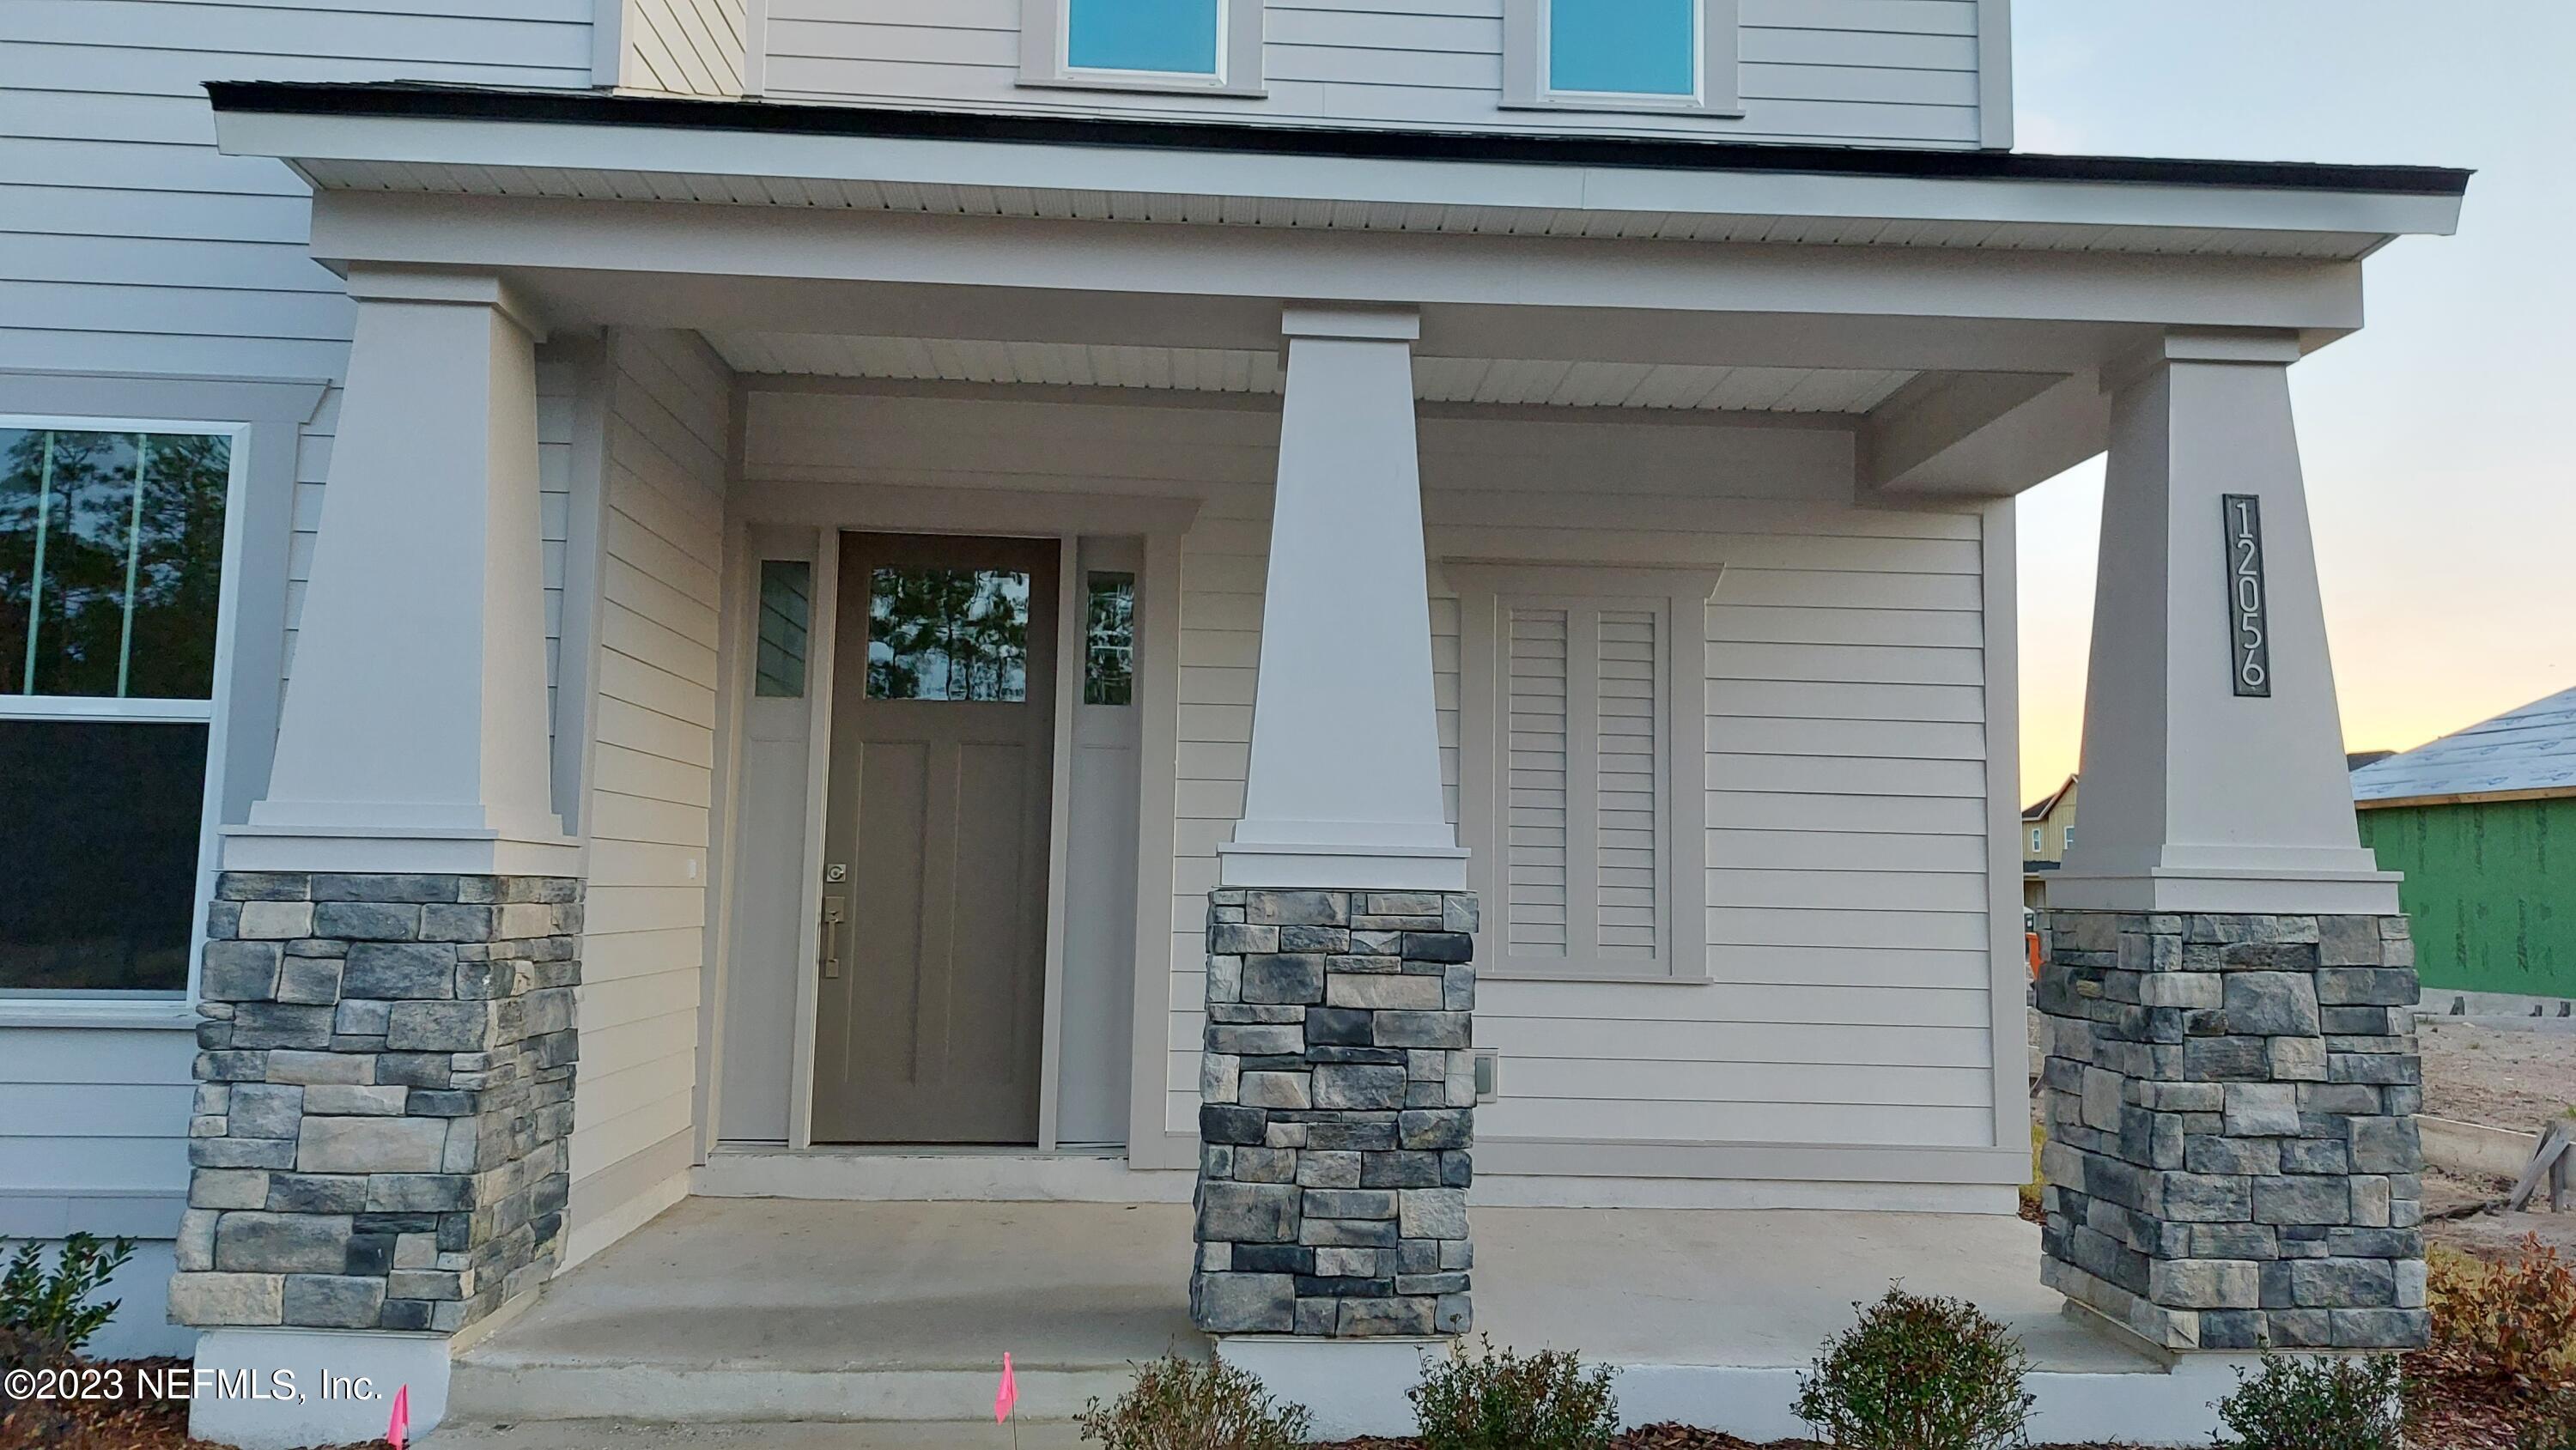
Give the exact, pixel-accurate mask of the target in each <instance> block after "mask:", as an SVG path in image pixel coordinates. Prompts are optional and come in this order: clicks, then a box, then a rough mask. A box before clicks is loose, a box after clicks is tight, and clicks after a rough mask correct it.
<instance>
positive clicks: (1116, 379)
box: [706, 330, 1920, 414]
mask: <svg viewBox="0 0 2576 1450" xmlns="http://www.w3.org/2000/svg"><path fill="white" fill-rule="evenodd" d="M706 337H707V341H708V342H709V343H710V344H712V345H713V346H714V347H715V349H716V351H717V352H719V353H721V354H723V355H724V359H725V361H726V362H727V363H729V364H731V365H732V366H733V368H734V369H735V370H736V371H737V372H744V373H754V374H763V375H773V376H774V375H781V374H802V375H812V376H820V377H842V378H886V379H899V380H907V381H936V382H964V383H1046V384H1057V385H1071V386H1077V387H1107V388H1146V389H1156V390H1170V391H1180V392H1209V393H1270V394H1276V393H1278V392H1280V391H1281V388H1282V384H1283V377H1284V375H1283V373H1282V370H1281V368H1280V363H1279V354H1278V351H1277V350H1276V349H1249V348H1194V347H1152V346H1128V345H1115V344H1098V343H1075V342H1037V341H998V340H992V339H983V338H925V337H856V336H846V335H834V334H819V333H792V332H754V331H721V330H719V331H710V332H708V333H707V334H706ZM1918 376H1920V374H1918V373H1915V372H1910V371H1900V370H1895V369H1885V368H1774V367H1714V366H1699V365H1693V364H1686V363H1634V362H1598V361H1592V362H1576V361H1551V360H1546V359H1534V358H1478V357H1419V358H1416V359H1415V360H1414V364H1413V391H1414V396H1415V397H1416V398H1418V399H1420V400H1421V401H1423V402H1428V403H1495V404H1512V405H1546V406H1556V407H1594V408H1652V409H1681V410H1693V411H1705V412H1755V413H1831V414H1865V413H1868V412H1869V411H1870V410H1871V409H1873V408H1875V407H1877V406H1878V405H1879V404H1880V403H1883V402H1885V401H1886V400H1887V399H1888V398H1889V397H1890V396H1891V395H1893V394H1894V393H1895V392H1896V391H1897V390H1898V389H1899V388H1902V387H1904V386H1905V385H1906V384H1907V383H1909V382H1911V381H1913V380H1914V379H1915V378H1916V377H1918Z"/></svg>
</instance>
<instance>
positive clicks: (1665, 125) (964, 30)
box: [766, 0, 1979, 146]
mask: <svg viewBox="0 0 2576 1450" xmlns="http://www.w3.org/2000/svg"><path fill="white" fill-rule="evenodd" d="M1020 4H1021V0H773V3H772V4H771V6H770V9H769V20H768V44H767V57H766V75H767V84H766V90H767V93H768V94H770V95H773V96H780V97H794V98H797V99H831V100H847V99H864V100H870V101H900V102H912V103H930V104H941V103H947V104H957V105H964V106H971V107H974V108H976V109H1046V110H1056V111H1077V112H1088V113H1110V112H1122V111H1123V112H1130V113H1134V112H1146V113H1156V114H1164V115H1191V116H1202V117H1218V118H1226V119H1244V118H1258V119H1261V120H1268V121H1299V122H1333V123H1338V124H1343V125H1379V126H1383V125H1398V126H1437V127H1445V128H1453V129H1454V128H1460V127H1473V128H1477V129H1492V130H1512V131H1558V132H1562V131H1595V132H1605V131H1606V132H1626V133H1649V134H1653V133H1662V134H1675V133H1680V134H1698V135H1722V136H1738V137H1747V138H1756V139H1761V140H1774V141H1777V140H1809V141H1837V142H1840V141H1851V142H1892V143H1897V144H1917V145H1936V146H1973V145H1975V144H1977V122H1978V116H1977V104H1978V96H1977V44H1978V43H1977V23H1978V8H1979V7H1978V5H1977V4H1976V0H1743V26H1742V30H1741V32H1740V42H1739V48H1740V54H1741V58H1742V61H1741V65H1740V67H1739V83H1740V85H1741V88H1742V91H1743V101H1744V111H1745V114H1744V116H1743V117H1742V118H1741V119H1731V118H1716V117H1704V116H1656V115H1617V114H1599V113H1585V112H1579V111H1506V110H1502V109H1500V108H1499V102H1500V98H1501V93H1502V79H1503V58H1502V44H1503V18H1502V16H1503V0H1269V4H1268V5H1267V6H1266V7H1265V32H1264V33H1265V37H1266V42H1267V43H1266V45H1265V46H1264V60H1263V69H1264V71H1265V77H1264V79H1265V82H1266V90H1267V96H1266V98H1263V99H1257V100H1237V99H1217V98H1209V97H1199V96H1189V95H1157V94H1122V93H1115V92H1099V91H1067V90H1045V89H1036V88H1029V87H1023V86H1021V85H1019V83H1018V80H1019V59H1020V34H1019V31H1020Z"/></svg>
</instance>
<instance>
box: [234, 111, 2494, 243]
mask: <svg viewBox="0 0 2576 1450" xmlns="http://www.w3.org/2000/svg"><path fill="white" fill-rule="evenodd" d="M215 122H216V137H217V141H218V144H219V146H220V148H221V149H222V150H223V152H224V153H225V154H228V155H242V156H274V157H278V158H281V159H285V160H289V161H291V162H294V163H296V164H297V165H298V167H299V169H301V170H303V171H305V172H306V174H307V176H308V178H309V179H315V180H316V181H317V185H319V186H320V187H321V188H322V189H326V190H327V189H329V183H328V180H327V179H326V178H327V176H328V172H329V167H328V163H331V162H359V163H367V162H381V161H400V162H402V163H404V164H405V165H407V166H409V167H411V168H413V169H414V172H415V174H417V175H418V176H419V177H420V181H419V183H418V184H420V185H422V186H424V187H437V188H439V189H440V190H441V192H442V193H446V192H450V191H455V192H470V191H473V190H476V189H479V188H490V187H495V186H498V185H500V184H501V181H500V176H501V175H509V176H511V177H513V178H514V180H513V181H512V182H511V185H512V186H513V188H514V190H515V189H518V188H520V187H521V186H522V185H523V184H524V186H525V187H528V188H532V189H538V190H542V186H543V183H541V182H540V181H539V180H538V179H537V178H535V177H533V176H528V175H527V173H530V172H536V171H543V170H549V169H560V170H568V171H590V172H599V173H606V174H611V175H620V176H623V175H634V176H637V177H639V178H641V177H644V176H647V175H661V176H666V177H686V176H696V177H706V178H718V177H765V178H778V179H782V180H825V181H850V182H869V183H877V184H885V183H897V184H904V185H911V186H920V185H939V186H960V187H977V188H982V187H990V188H1000V189H1022V190H1024V191H1026V192H1027V193H1029V194H1030V204H1031V205H1032V206H1050V205H1054V204H1055V202H1056V200H1057V199H1058V198H1064V197H1067V196H1069V195H1070V194H1072V193H1078V192H1113V193H1115V192H1124V193H1139V194H1143V195H1145V196H1149V197H1169V198H1180V197H1192V198H1227V197H1232V198H1242V199H1246V200H1266V201H1320V202H1363V203H1366V202H1378V203H1386V204H1390V205H1398V206H1411V207H1430V208H1435V209H1437V208H1449V209H1451V210H1452V211H1453V213H1455V212H1456V211H1457V209H1460V208H1470V209H1472V208H1487V207H1493V208H1503V209H1507V210H1525V209H1532V208H1537V209H1545V210H1551V211H1563V212H1593V213H1603V214H1617V213H1647V212H1660V213H1668V214H1674V215H1680V216H1706V217H1802V218H1815V219H1819V220H1829V219H1847V220H1860V219H1884V218H1905V219H1919V220H1925V221H1945V222H1982V223H1991V224H1996V225H2024V226H2046V227H2079V228H2091V227H2119V228H2132V227H2135V228H2147V229H2151V230H2158V231H2210V232H2226V231H2244V232H2252V233H2265V232H2330V233H2349V234H2352V235H2353V236H2355V237H2356V238H2360V239H2363V240H2362V242H2361V245H2360V246H2359V247H2358V248H2357V249H2356V251H2355V252H2354V253H2353V254H2352V255H2359V253H2360V252H2362V251H2367V250H2368V249H2369V247H2370V246H2371V245H2375V243H2376V241H2378V240H2380V239H2384V238H2386V237H2389V236H2395V235H2405V234H2421V233H2433V234H2448V233H2450V232H2451V231H2453V230H2455V229H2456V228H2457V226H2458V223H2459V211H2460V198H2459V197H2457V196H2424V195H2393V194H2389V193H2385V192H2359V191H2328V190H2288V189H2279V188H2264V187H2255V186H2244V187H2234V186H2230V187H2212V186H2194V185H2187V184H2185V185H2174V184H2155V183H2144V182H2092V181H2021V180H1990V179H1984V178H1924V177H1902V176H1844V175H1833V176H1826V175H1819V174H1802V173H1796V172H1757V171H1720V170H1692V171H1683V170H1666V169H1656V168H1647V167H1635V168H1627V167H1587V166H1551V165H1532V164H1528V163H1519V162H1475V161H1448V160H1410V159H1374V158H1363V159H1350V158H1337V157H1310V156H1288V155H1275V154H1263V153H1258V152H1248V151H1244V152H1230V151H1213V150H1211V151H1204V152H1198V151H1180V150H1172V149H1164V148H1152V149H1147V148H1135V147H1129V148H1120V147H1116V146H1054V145H1044V144H1034V143H1022V142H984V141H953V140H937V139H911V138H886V137H861V136H820V135H800V134H794V133H786V132H746V131H737V130H715V129H712V128H707V129H700V128H680V127H664V126H607V125H597V124H589V123H579V122H527V121H502V120H461V119H422V118H410V117H388V116H330V115H291V114H285V113H278V112H250V111H221V112H218V113H217V114H216V117H215ZM450 168H454V169H455V170H454V174H453V175H450V174H448V173H449V169H450ZM478 169H489V170H490V171H492V172H494V173H496V174H494V175H491V176H484V177H480V178H476V177H473V176H470V175H469V174H468V173H470V172H473V171H475V170H478ZM515 178H525V179H524V182H522V181H521V180H518V179H515ZM379 184H381V183H379ZM556 184H557V185H561V184H562V183H561V182H560V181H558V182H557V183H556ZM622 194H628V195H657V194H658V193H657V192H656V191H655V190H654V189H653V188H652V186H651V185H650V184H640V185H639V187H638V188H637V189H636V190H634V191H629V192H625V193H622ZM758 194H759V193H758V191H757V188H753V189H752V190H751V191H750V192H749V193H747V195H749V196H755V197H756V196H757V195H758ZM692 199H697V198H695V197H694V194H692ZM725 199H733V198H731V197H729V196H728V197H727V198H725ZM764 209H775V208H764ZM1058 214H1062V212H1061V211H1060V210H1059V212H1058ZM1448 220H1449V221H1451V222H1453V223H1455V224H1459V225H1471V224H1472V223H1473V222H1474V220H1475V219H1474V218H1472V217H1469V216H1467V215H1465V214H1463V213H1459V214H1455V215H1453V216H1452V217H1451V218H1449V219H1448ZM317 250H318V248H317Z"/></svg>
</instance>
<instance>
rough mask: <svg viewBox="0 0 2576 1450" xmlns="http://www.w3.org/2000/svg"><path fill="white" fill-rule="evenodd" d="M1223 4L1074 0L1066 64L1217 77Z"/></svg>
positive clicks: (1209, 0) (1171, 0)
mask: <svg viewBox="0 0 2576 1450" xmlns="http://www.w3.org/2000/svg"><path fill="white" fill-rule="evenodd" d="M1221 3H1223V0H1069V8H1070V9H1071V10H1072V12H1073V14H1072V18H1071V23H1070V27H1069V30H1068V32H1067V34H1066V37H1065V60H1066V61H1067V62H1068V63H1069V64H1071V65H1073V66H1074V67H1076V68H1077V69H1083V70H1154V71H1173V72H1176V73H1179V74H1183V75H1214V74H1216V7H1217V6H1218V5H1219V4H1221Z"/></svg>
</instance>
